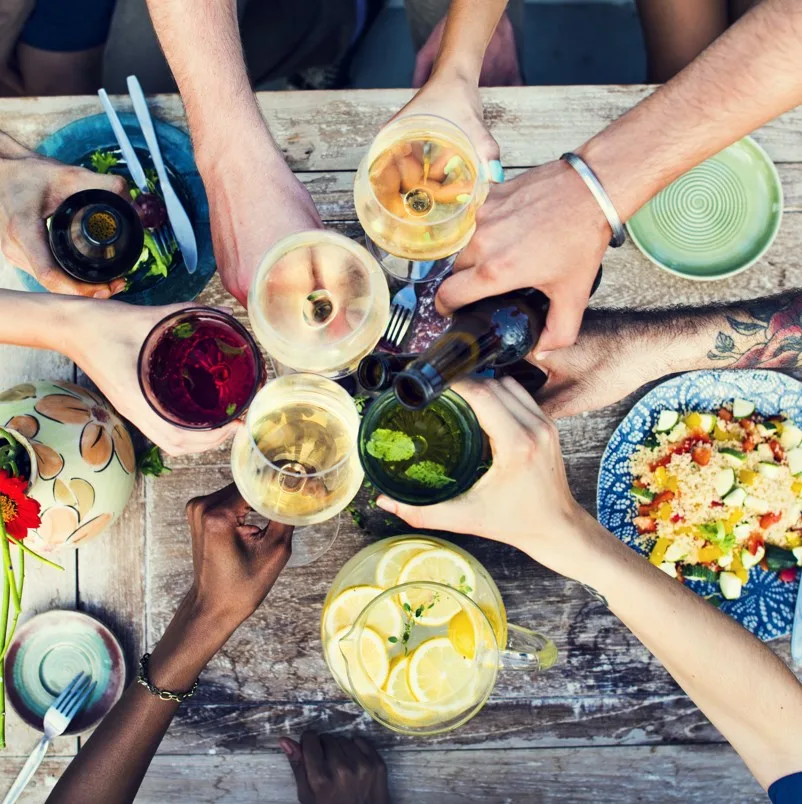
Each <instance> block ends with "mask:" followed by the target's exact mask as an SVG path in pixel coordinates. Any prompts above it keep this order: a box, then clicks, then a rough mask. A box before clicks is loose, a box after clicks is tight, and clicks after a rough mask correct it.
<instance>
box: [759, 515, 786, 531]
mask: <svg viewBox="0 0 802 804" xmlns="http://www.w3.org/2000/svg"><path fill="white" fill-rule="evenodd" d="M781 519H782V514H775V513H773V512H771V511H769V513H768V514H763V516H762V517H760V522H759V524H760V527H761V528H763V530H766V528H770V527H771V526H772V525H776V524H777V522H779V521H780V520H781Z"/></svg>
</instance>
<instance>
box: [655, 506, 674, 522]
mask: <svg viewBox="0 0 802 804" xmlns="http://www.w3.org/2000/svg"><path fill="white" fill-rule="evenodd" d="M657 518H658V519H661V520H662V521H663V522H668V520H669V519H671V503H661V504H660V507H659V508H658V509H657Z"/></svg>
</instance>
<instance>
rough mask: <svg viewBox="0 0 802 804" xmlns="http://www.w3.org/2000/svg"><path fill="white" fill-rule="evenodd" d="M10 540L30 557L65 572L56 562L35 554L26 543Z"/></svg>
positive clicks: (11, 538) (9, 537)
mask: <svg viewBox="0 0 802 804" xmlns="http://www.w3.org/2000/svg"><path fill="white" fill-rule="evenodd" d="M8 540H9V541H10V542H11V543H12V544H16V545H17V547H19V549H20V550H21V551H22V550H24V551H25V552H26V553H27V554H28V555H31V556H33V557H34V558H36V559H38V560H39V561H41V562H42V563H43V564H47V566H48V567H53V569H57V570H61V571H62V572H64V567H62V566H61V564H56V562H55V561H51V560H50V559H49V558H45V557H44V556H41V555H39V553H37V552H35V551H34V550H31V548H30V547H28V545H26V544H25V542H21V541H19V540H18V539H15V538H14V537H13V536H8ZM20 558H22V553H20ZM20 588H21V587H20ZM21 596H22V592H21V591H20V597H21Z"/></svg>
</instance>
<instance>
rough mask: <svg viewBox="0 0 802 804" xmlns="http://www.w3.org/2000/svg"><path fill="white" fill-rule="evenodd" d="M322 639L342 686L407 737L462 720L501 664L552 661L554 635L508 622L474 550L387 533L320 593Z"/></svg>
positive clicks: (531, 667)
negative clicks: (322, 601) (322, 599)
mask: <svg viewBox="0 0 802 804" xmlns="http://www.w3.org/2000/svg"><path fill="white" fill-rule="evenodd" d="M322 639H323V646H324V654H325V657H326V662H327V664H328V666H329V669H330V670H331V673H332V675H333V676H334V678H335V679H336V680H337V682H338V683H339V684H340V686H341V687H342V688H343V690H344V691H345V692H347V693H348V695H350V696H351V697H352V698H353V699H354V700H355V701H356V702H357V703H358V704H360V706H362V707H363V709H365V711H366V712H368V714H370V715H371V717H373V718H374V719H375V720H377V721H378V722H379V723H381V724H383V725H384V726H387V728H390V729H393V730H394V731H398V732H401V733H404V734H412V735H426V734H439V733H442V732H446V731H450V730H451V729H455V728H457V727H458V726H461V725H462V724H463V723H465V722H467V721H468V720H469V719H470V718H472V717H473V716H474V715H475V714H476V713H477V712H478V711H479V710H480V709H481V708H482V706H484V704H485V702H486V701H487V699H488V697H489V696H490V693H491V692H492V691H493V687H494V686H495V683H496V677H497V675H498V672H499V670H500V669H505V670H506V669H510V670H528V671H530V672H534V671H542V670H547V669H548V668H549V667H551V666H552V665H553V664H554V662H555V661H556V658H557V649H556V648H555V646H554V643H553V642H551V640H549V639H547V638H546V637H544V636H541V635H540V634H538V633H536V632H534V631H530V630H528V629H526V628H521V627H519V626H517V625H512V624H510V623H508V622H507V617H506V612H505V609H504V603H503V601H502V599H501V595H500V594H499V591H498V588H497V587H496V584H495V583H494V582H493V579H492V578H491V577H490V575H489V574H488V573H487V571H486V570H485V568H484V567H483V566H482V565H481V564H480V563H479V562H478V561H477V560H476V559H475V558H474V557H473V556H471V555H470V554H469V553H466V552H465V551H464V550H461V549H460V548H458V547H456V546H455V545H453V544H451V543H450V542H446V541H444V540H442V539H437V538H433V537H428V536H402V537H393V538H390V539H384V540H382V541H380V542H377V543H376V544H373V545H371V546H369V547H367V548H365V549H364V550H362V551H360V552H359V553H357V555H355V556H354V557H353V558H352V559H351V560H350V561H348V563H346V564H345V566H344V567H343V568H342V569H341V570H340V572H339V573H338V575H337V577H336V578H335V580H334V583H333V584H332V587H331V590H330V591H329V594H328V596H327V598H326V602H325V604H324V607H323V617H322Z"/></svg>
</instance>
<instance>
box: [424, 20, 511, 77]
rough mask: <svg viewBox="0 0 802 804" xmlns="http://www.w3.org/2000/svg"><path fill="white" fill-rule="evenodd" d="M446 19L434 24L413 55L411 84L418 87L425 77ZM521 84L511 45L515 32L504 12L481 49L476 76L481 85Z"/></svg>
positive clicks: (434, 58) (435, 56)
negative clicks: (413, 64) (416, 53)
mask: <svg viewBox="0 0 802 804" xmlns="http://www.w3.org/2000/svg"><path fill="white" fill-rule="evenodd" d="M445 24H446V18H445V17H443V19H441V20H440V22H438V23H437V25H435V27H434V29H433V30H432V32H431V34H429V38H428V39H427V40H426V42H424V44H423V47H422V48H421V49H420V50H419V51H418V55H417V56H416V58H415V71H414V72H413V74H412V86H413V87H421V86H423V84H424V83H425V82H426V81H428V80H429V76H430V75H431V73H432V68H433V67H434V62H435V60H436V59H437V54H438V53H439V52H440V43H441V41H442V39H443V30H444V29H445ZM521 84H523V76H522V75H521V67H520V64H519V63H518V50H517V48H516V46H515V31H514V30H513V27H512V23H511V22H510V18H509V17H508V16H507V14H504V16H503V17H502V18H501V20H500V21H499V24H498V26H497V27H496V30H495V32H494V33H493V38H492V39H491V40H490V44H489V45H488V46H487V50H486V51H485V57H484V61H483V62H482V72H481V74H480V76H479V86H481V87H513V86H520V85H521Z"/></svg>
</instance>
